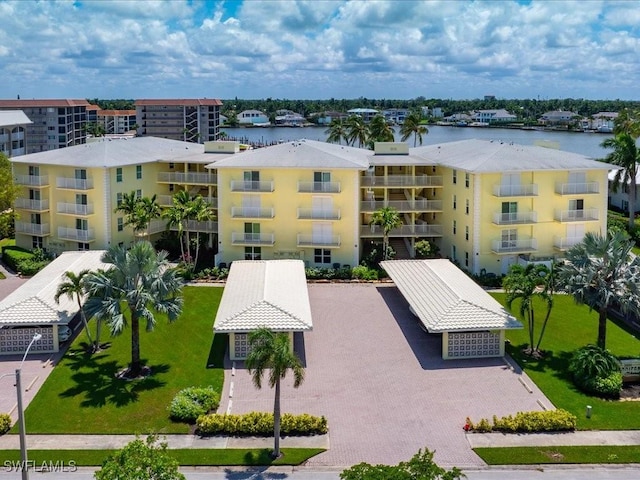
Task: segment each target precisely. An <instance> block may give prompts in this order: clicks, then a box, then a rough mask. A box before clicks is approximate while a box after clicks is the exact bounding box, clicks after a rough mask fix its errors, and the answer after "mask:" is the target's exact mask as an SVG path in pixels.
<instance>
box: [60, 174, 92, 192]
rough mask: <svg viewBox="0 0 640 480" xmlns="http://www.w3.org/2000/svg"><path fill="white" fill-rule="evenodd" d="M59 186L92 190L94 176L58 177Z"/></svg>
mask: <svg viewBox="0 0 640 480" xmlns="http://www.w3.org/2000/svg"><path fill="white" fill-rule="evenodd" d="M56 186H57V187H58V188H68V189H70V190H90V189H92V188H93V178H68V177H58V178H56Z"/></svg>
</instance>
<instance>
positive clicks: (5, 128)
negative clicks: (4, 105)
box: [0, 110, 31, 157]
mask: <svg viewBox="0 0 640 480" xmlns="http://www.w3.org/2000/svg"><path fill="white" fill-rule="evenodd" d="M29 124H31V120H29V118H28V117H27V116H26V115H25V114H24V112H23V111H22V110H16V111H6V112H2V111H0V152H2V153H4V154H5V155H6V156H7V157H17V156H18V155H24V154H25V153H26V141H27V139H26V138H25V137H26V135H25V127H26V126H27V125H29Z"/></svg>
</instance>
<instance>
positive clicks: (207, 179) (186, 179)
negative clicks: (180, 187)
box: [158, 172, 218, 185]
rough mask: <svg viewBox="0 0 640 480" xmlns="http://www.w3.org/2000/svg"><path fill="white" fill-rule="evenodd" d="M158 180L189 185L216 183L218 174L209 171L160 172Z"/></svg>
mask: <svg viewBox="0 0 640 480" xmlns="http://www.w3.org/2000/svg"><path fill="white" fill-rule="evenodd" d="M158 182H160V183H180V184H188V185H199V184H202V185H215V184H217V183H218V176H217V175H216V174H214V173H207V172H204V173H203V172H159V173H158Z"/></svg>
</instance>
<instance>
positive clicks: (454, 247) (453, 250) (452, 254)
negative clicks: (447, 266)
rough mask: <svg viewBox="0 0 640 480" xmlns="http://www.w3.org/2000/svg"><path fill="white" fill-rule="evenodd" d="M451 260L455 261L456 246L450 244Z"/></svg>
mask: <svg viewBox="0 0 640 480" xmlns="http://www.w3.org/2000/svg"><path fill="white" fill-rule="evenodd" d="M451 260H453V261H454V262H455V261H456V246H455V245H451Z"/></svg>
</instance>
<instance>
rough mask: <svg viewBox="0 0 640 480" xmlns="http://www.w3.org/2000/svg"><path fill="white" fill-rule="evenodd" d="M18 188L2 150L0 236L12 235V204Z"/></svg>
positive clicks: (13, 214) (9, 163) (0, 155)
mask: <svg viewBox="0 0 640 480" xmlns="http://www.w3.org/2000/svg"><path fill="white" fill-rule="evenodd" d="M20 190H21V189H20V187H19V186H17V185H15V184H14V183H13V170H12V168H11V161H10V160H9V158H8V157H7V156H6V155H5V154H4V153H3V152H0V225H1V229H0V238H6V237H10V236H12V235H13V224H14V219H15V212H14V210H13V205H14V204H15V201H16V198H17V197H18V194H19V193H20Z"/></svg>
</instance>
